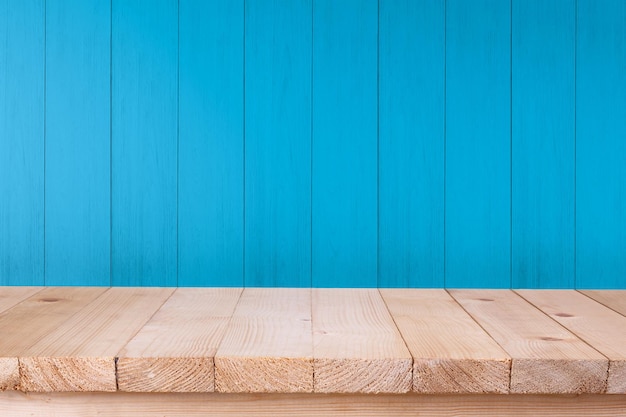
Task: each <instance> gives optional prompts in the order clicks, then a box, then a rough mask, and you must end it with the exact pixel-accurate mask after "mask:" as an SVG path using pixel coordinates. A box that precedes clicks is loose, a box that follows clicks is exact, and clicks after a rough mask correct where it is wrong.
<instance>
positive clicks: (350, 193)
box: [312, 0, 378, 287]
mask: <svg viewBox="0 0 626 417" xmlns="http://www.w3.org/2000/svg"><path fill="white" fill-rule="evenodd" d="M377 6H378V2H377V0H342V1H339V2H338V1H334V0H316V1H315V2H314V4H313V93H312V94H313V119H312V121H313V146H312V159H313V161H312V171H313V172H312V176H313V178H312V216H313V218H312V222H313V223H312V233H313V236H312V252H313V253H312V283H313V286H314V287H375V286H376V283H377V255H376V253H377V240H378V237H377V226H376V225H377V217H378V214H377V213H378V208H377V207H378V203H377V100H376V97H377V90H376V85H377V83H376V79H377V52H376V51H377V27H378V22H377V19H378V7H377Z"/></svg>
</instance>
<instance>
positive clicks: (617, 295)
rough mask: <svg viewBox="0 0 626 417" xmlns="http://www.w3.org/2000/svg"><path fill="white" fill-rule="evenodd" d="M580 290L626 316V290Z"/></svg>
mask: <svg viewBox="0 0 626 417" xmlns="http://www.w3.org/2000/svg"><path fill="white" fill-rule="evenodd" d="M580 292H581V293H583V294H585V295H586V296H587V297H591V298H593V299H594V300H596V301H597V302H599V303H602V304H604V305H605V306H607V307H609V308H611V309H613V310H615V311H617V312H618V313H620V314H622V315H624V316H626V290H614V291H608V290H581V291H580Z"/></svg>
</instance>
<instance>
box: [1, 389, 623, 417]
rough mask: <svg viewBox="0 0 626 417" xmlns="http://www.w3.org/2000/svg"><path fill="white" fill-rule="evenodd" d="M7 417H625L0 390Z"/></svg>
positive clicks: (447, 405)
mask: <svg viewBox="0 0 626 417" xmlns="http://www.w3.org/2000/svg"><path fill="white" fill-rule="evenodd" d="M0 410H2V411H3V412H4V414H3V416H4V415H6V416H10V417H31V416H37V417H53V416H54V417H58V416H63V417H120V416H123V417H163V416H167V417H200V416H204V417H211V416H248V417H282V416H284V417H287V416H289V417H291V416H303V417H329V416H344V417H347V416H350V417H383V416H394V417H460V416H463V417H538V416H539V417H542V416H550V417H588V416H594V417H625V416H626V396H624V395H578V396H560V395H497V394H492V395H489V394H485V395H416V394H405V395H384V394H379V395H363V394H362V395H355V394H352V395H350V394H344V395H333V394H219V393H212V394H145V393H144V394H138V393H54V394H36V393H32V394H23V393H20V392H4V393H0Z"/></svg>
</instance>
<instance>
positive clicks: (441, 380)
mask: <svg viewBox="0 0 626 417" xmlns="http://www.w3.org/2000/svg"><path fill="white" fill-rule="evenodd" d="M380 293H381V295H382V297H383V299H384V300H385V303H386V304H387V307H388V308H389V311H390V312H391V315H392V316H393V320H394V322H395V324H396V325H397V326H398V329H399V330H400V333H401V334H402V338H403V339H404V341H405V342H406V344H407V347H408V348H409V351H410V352H411V355H412V356H413V391H415V392H419V393H429V394H444V393H508V392H509V380H510V369H511V358H510V357H509V355H508V354H507V353H506V352H505V351H504V350H503V349H502V348H501V347H500V346H499V345H498V344H497V343H496V342H495V341H494V340H493V339H492V338H491V336H489V335H488V334H487V333H486V332H485V331H484V330H483V329H482V328H481V327H480V326H479V325H478V324H477V323H476V322H475V321H474V320H473V319H472V318H471V317H470V316H469V315H468V314H467V313H466V312H465V311H464V310H463V309H462V308H461V307H460V306H459V305H458V304H457V302H456V301H454V299H453V298H452V297H450V295H449V294H448V293H447V292H446V291H445V290H439V289H436V290H435V289H433V290H410V289H396V290H391V289H381V290H380Z"/></svg>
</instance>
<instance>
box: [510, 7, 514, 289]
mask: <svg viewBox="0 0 626 417" xmlns="http://www.w3.org/2000/svg"><path fill="white" fill-rule="evenodd" d="M509 288H513V0H510V1H509Z"/></svg>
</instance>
